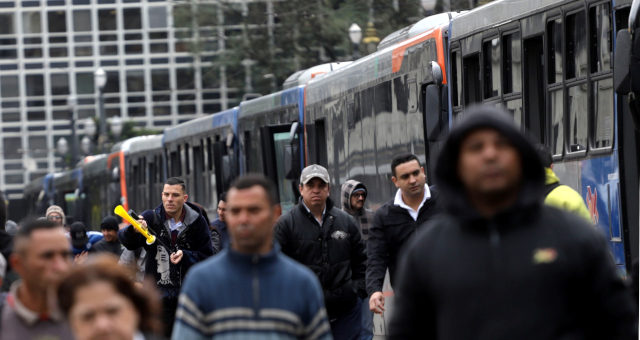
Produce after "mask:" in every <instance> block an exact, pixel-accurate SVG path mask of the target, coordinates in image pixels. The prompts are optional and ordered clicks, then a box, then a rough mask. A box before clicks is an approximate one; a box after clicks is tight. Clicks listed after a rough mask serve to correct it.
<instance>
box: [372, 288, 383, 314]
mask: <svg viewBox="0 0 640 340" xmlns="http://www.w3.org/2000/svg"><path fill="white" fill-rule="evenodd" d="M369 310H371V311H372V312H374V313H376V314H382V312H384V295H382V292H375V293H373V294H371V297H370V298H369Z"/></svg>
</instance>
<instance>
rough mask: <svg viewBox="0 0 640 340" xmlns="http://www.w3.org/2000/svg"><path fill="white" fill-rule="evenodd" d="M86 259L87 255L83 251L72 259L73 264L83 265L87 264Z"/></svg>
mask: <svg viewBox="0 0 640 340" xmlns="http://www.w3.org/2000/svg"><path fill="white" fill-rule="evenodd" d="M87 258H89V253H88V252H87V251H86V250H85V251H83V252H82V253H80V254H78V255H76V256H74V257H73V264H78V265H80V264H85V262H87Z"/></svg>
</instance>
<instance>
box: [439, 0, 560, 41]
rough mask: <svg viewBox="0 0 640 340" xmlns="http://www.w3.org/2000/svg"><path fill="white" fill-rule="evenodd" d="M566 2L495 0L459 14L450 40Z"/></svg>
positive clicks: (551, 0)
mask: <svg viewBox="0 0 640 340" xmlns="http://www.w3.org/2000/svg"><path fill="white" fill-rule="evenodd" d="M567 2H568V1H567V0H496V1H493V2H490V3H488V4H486V5H483V6H481V7H478V8H476V9H473V10H471V11H468V12H465V13H463V14H460V15H459V16H458V17H456V18H455V19H454V20H453V21H452V22H451V32H449V35H450V36H451V40H455V39H459V38H461V37H465V36H467V35H469V34H471V33H473V32H476V31H477V30H480V29H483V28H486V27H493V26H498V25H502V24H505V23H508V22H510V21H513V20H516V19H518V18H519V17H520V16H522V15H526V14H530V13H533V12H537V11H540V10H542V9H544V8H547V7H554V6H558V5H561V4H563V3H567Z"/></svg>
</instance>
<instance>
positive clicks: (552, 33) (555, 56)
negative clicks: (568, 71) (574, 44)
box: [547, 18, 562, 84]
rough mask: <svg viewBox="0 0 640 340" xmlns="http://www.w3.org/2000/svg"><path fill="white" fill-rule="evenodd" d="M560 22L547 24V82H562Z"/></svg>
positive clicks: (555, 21)
mask: <svg viewBox="0 0 640 340" xmlns="http://www.w3.org/2000/svg"><path fill="white" fill-rule="evenodd" d="M561 32H562V20H561V19H559V18H558V19H555V20H553V21H549V22H548V23H547V59H548V61H547V81H548V83H549V84H554V83H559V82H562V34H561Z"/></svg>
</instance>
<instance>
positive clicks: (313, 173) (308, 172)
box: [300, 164, 329, 184]
mask: <svg viewBox="0 0 640 340" xmlns="http://www.w3.org/2000/svg"><path fill="white" fill-rule="evenodd" d="M315 177H318V178H320V179H321V180H323V181H324V182H325V183H329V172H328V171H327V169H325V168H324V167H323V166H320V165H318V164H311V165H309V166H308V167H306V168H304V169H302V174H300V184H307V182H309V181H310V180H312V179H313V178H315Z"/></svg>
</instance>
